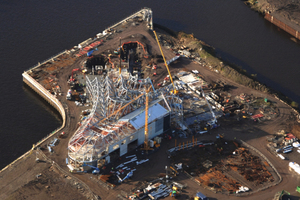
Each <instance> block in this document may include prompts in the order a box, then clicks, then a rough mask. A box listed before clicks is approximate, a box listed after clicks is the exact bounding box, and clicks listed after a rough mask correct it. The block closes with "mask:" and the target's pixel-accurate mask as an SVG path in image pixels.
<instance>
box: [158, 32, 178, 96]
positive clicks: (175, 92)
mask: <svg viewBox="0 0 300 200" xmlns="http://www.w3.org/2000/svg"><path fill="white" fill-rule="evenodd" d="M153 33H154V35H155V39H156V41H157V44H158V47H159V50H160V52H161V55H162V57H163V59H164V62H165V65H166V68H167V70H168V73H169V76H170V80H171V83H172V85H173V91H172V93H173V94H177V93H178V91H177V90H176V88H175V85H174V82H173V78H172V76H171V72H170V70H169V66H168V64H167V61H166V58H165V55H164V52H163V51H162V48H161V46H160V42H159V40H158V37H157V35H156V32H155V31H154V30H153Z"/></svg>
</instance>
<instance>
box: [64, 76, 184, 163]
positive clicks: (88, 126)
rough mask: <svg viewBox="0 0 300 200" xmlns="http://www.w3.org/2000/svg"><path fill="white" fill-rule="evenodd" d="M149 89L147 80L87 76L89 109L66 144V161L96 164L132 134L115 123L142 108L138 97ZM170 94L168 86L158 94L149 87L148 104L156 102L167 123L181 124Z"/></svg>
mask: <svg viewBox="0 0 300 200" xmlns="http://www.w3.org/2000/svg"><path fill="white" fill-rule="evenodd" d="M149 87H153V84H152V82H151V79H149V78H146V79H138V78H137V77H136V76H132V75H131V74H130V73H127V72H122V73H121V74H119V73H118V71H111V72H109V73H108V74H107V76H96V77H95V76H94V78H93V79H92V78H91V77H89V76H87V77H86V92H87V95H88V96H89V99H90V101H91V102H92V108H91V111H90V114H89V115H88V116H87V117H86V119H84V120H83V121H82V122H81V124H80V126H79V128H78V129H77V131H76V132H75V133H74V135H73V136H72V138H71V139H70V141H69V145H68V155H69V158H70V159H71V160H73V161H74V162H80V163H82V162H93V161H95V160H99V159H101V158H103V157H105V156H106V155H107V154H108V149H109V147H110V146H111V145H113V144H114V143H116V142H118V141H120V140H122V139H124V138H125V137H128V136H130V135H132V134H134V133H135V132H136V131H137V130H135V128H134V127H133V126H132V125H131V124H130V122H129V121H120V120H119V119H120V118H121V117H123V116H125V115H127V114H129V113H131V112H133V111H135V110H137V109H138V108H141V107H144V106H145V103H146V97H145V95H141V94H145V93H146V90H147V89H148V88H149ZM170 90H171V88H169V87H168V86H167V87H165V88H162V89H160V90H154V87H153V91H151V92H149V93H148V95H149V102H156V101H157V103H159V104H160V105H161V106H163V107H164V108H166V109H167V110H168V111H169V112H170V113H171V120H174V121H176V120H181V121H182V117H183V110H182V100H181V99H180V98H179V97H177V96H174V95H172V94H171V95H170V93H169V92H170ZM139 96H140V97H139ZM137 97H139V98H137ZM133 99H136V100H134V101H132V100H133ZM131 101H132V102H131ZM129 102H131V103H130V104H128V103H129ZM127 104H128V105H127ZM124 105H127V106H124ZM122 107H124V108H123V109H121V110H120V108H122ZM116 111H117V112H116ZM114 113H115V114H114ZM112 114H114V115H112ZM177 122H178V121H177Z"/></svg>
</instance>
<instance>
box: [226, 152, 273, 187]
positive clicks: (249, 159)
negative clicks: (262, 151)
mask: <svg viewBox="0 0 300 200" xmlns="http://www.w3.org/2000/svg"><path fill="white" fill-rule="evenodd" d="M224 164H225V166H226V167H227V168H230V169H231V170H233V171H237V172H238V173H239V174H240V175H242V176H243V177H244V178H245V179H246V180H247V181H250V182H253V183H254V184H255V185H260V184H263V183H265V182H269V181H270V182H273V181H274V177H273V176H272V174H271V173H270V172H269V171H268V169H267V168H266V166H268V164H263V163H262V162H261V160H260V158H259V157H257V156H254V155H252V154H251V153H250V152H249V151H248V150H247V149H245V148H242V147H240V148H238V149H237V150H236V151H235V155H234V156H230V158H228V159H227V160H226V161H225V162H224Z"/></svg>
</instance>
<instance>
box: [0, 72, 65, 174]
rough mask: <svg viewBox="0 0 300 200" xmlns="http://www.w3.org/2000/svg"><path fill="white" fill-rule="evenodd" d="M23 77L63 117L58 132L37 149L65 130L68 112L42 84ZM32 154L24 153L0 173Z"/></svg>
mask: <svg viewBox="0 0 300 200" xmlns="http://www.w3.org/2000/svg"><path fill="white" fill-rule="evenodd" d="M22 76H23V81H24V83H26V84H27V85H28V86H29V87H30V88H32V89H33V90H34V91H35V92H36V93H38V94H39V95H40V96H41V97H43V98H44V99H45V100H46V101H47V102H48V103H49V104H50V105H52V106H53V107H54V108H55V109H56V110H57V111H58V112H59V113H60V115H61V117H62V120H63V123H62V125H61V127H60V128H58V129H57V130H56V131H54V132H52V133H51V134H49V135H48V136H47V137H45V138H44V139H42V140H41V141H39V142H38V143H37V144H35V147H38V146H40V145H42V144H43V143H44V142H45V141H47V140H48V139H49V138H51V137H53V136H54V135H56V133H58V132H59V131H61V129H63V128H64V127H65V124H66V112H65V109H64V107H63V105H62V104H61V103H60V101H59V100H58V99H56V98H55V97H54V96H53V95H52V94H51V93H50V92H49V91H47V90H46V89H45V88H44V87H43V86H42V85H41V84H39V83H38V82H37V81H36V80H34V79H33V78H32V77H31V76H29V75H28V74H27V72H24V73H23V74H22ZM30 152H31V150H29V151H27V152H26V153H24V154H23V155H22V156H20V157H19V158H17V159H16V160H14V161H13V162H12V163H10V164H9V165H7V166H6V167H4V168H3V169H2V170H1V171H0V173H1V172H2V171H4V170H6V169H8V168H10V167H11V166H13V165H14V164H15V163H16V162H17V161H19V160H21V159H22V158H24V157H26V156H27V155H29V154H30Z"/></svg>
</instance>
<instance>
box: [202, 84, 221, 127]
mask: <svg viewBox="0 0 300 200" xmlns="http://www.w3.org/2000/svg"><path fill="white" fill-rule="evenodd" d="M200 88H201V93H202V96H203V98H204V99H205V101H206V103H207V105H208V107H209V110H210V112H211V115H212V117H213V123H212V124H215V123H216V122H217V119H216V115H215V113H214V112H213V110H212V108H211V106H210V103H209V102H208V101H207V99H206V96H205V94H204V92H203V89H202V86H200Z"/></svg>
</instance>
